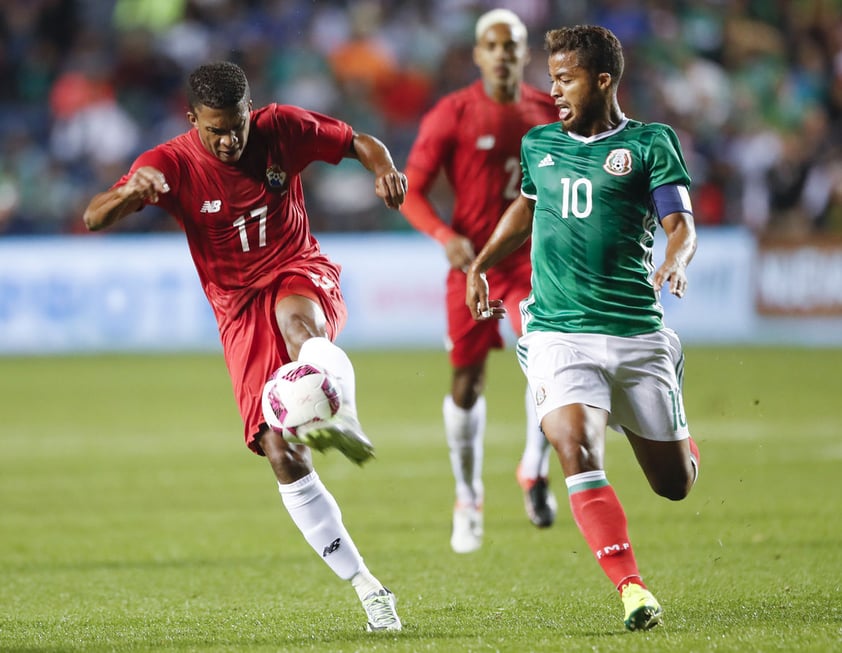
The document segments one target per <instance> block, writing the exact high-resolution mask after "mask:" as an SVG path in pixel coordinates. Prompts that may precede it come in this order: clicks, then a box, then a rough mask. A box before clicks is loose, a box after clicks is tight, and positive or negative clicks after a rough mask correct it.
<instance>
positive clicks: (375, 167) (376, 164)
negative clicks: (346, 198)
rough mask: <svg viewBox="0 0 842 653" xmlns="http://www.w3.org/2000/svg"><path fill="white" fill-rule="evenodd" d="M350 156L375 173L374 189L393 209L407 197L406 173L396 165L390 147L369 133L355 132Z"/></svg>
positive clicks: (349, 152)
mask: <svg viewBox="0 0 842 653" xmlns="http://www.w3.org/2000/svg"><path fill="white" fill-rule="evenodd" d="M348 156H352V157H354V158H356V159H357V160H358V161H359V162H360V163H362V164H363V166H364V167H365V168H366V170H369V171H371V172H372V173H374V191H375V193H377V197H379V198H381V199H382V200H383V202H385V204H386V206H388V207H389V208H391V209H397V208H399V207H400V205H401V204H403V201H404V199H406V189H407V183H406V175H405V174H403V173H402V172H401V171H400V170H398V169H397V168H396V167H395V162H394V161H393V159H392V154H391V153H390V152H389V149H388V148H387V147H386V146H385V145H384V144H383V143H382V142H381V141H380V140H379V139H377V138H375V137H374V136H370V135H369V134H361V133H354V138H353V140H352V141H351V148H350V150H349V151H348Z"/></svg>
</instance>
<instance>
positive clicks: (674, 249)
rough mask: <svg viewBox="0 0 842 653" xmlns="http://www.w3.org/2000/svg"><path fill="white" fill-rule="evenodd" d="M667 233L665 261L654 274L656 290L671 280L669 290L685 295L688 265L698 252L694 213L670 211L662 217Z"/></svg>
mask: <svg viewBox="0 0 842 653" xmlns="http://www.w3.org/2000/svg"><path fill="white" fill-rule="evenodd" d="M661 226H662V227H663V229H664V233H666V235H667V247H666V253H665V256H664V262H663V263H662V264H661V266H660V267H659V268H658V269H657V270H656V271H655V274H654V275H653V276H652V284H653V286H654V287H655V290H656V291H660V290H661V287H662V286H663V285H664V284H665V283H667V282H669V291H670V292H671V293H672V294H673V295H675V296H676V297H683V296H684V293H685V292H686V290H687V265H688V264H689V263H690V261H691V260H692V258H693V255H694V254H695V253H696V226H695V223H694V221H693V215H692V214H691V213H688V212H685V211H676V212H674V213H670V214H669V215H666V216H665V217H663V218H662V219H661Z"/></svg>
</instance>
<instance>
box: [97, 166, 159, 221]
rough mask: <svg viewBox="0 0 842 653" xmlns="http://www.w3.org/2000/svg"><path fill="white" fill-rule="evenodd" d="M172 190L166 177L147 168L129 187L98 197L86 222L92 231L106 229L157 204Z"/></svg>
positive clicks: (113, 190) (128, 183)
mask: <svg viewBox="0 0 842 653" xmlns="http://www.w3.org/2000/svg"><path fill="white" fill-rule="evenodd" d="M169 190H170V187H169V185H168V184H167V180H166V179H165V178H164V173H162V172H161V171H160V170H158V169H157V168H153V167H152V166H143V167H140V168H138V169H137V170H136V171H135V172H134V174H133V175H132V176H131V177H129V180H128V181H127V182H126V183H125V184H122V185H120V186H114V187H113V188H110V189H109V190H107V191H105V192H102V193H99V194H97V195H94V197H93V198H92V199H91V201H90V203H89V204H88V207H87V208H86V209H85V213H84V215H83V216H82V219H83V220H84V222H85V226H86V227H87V228H88V229H89V230H90V231H98V230H100V229H105V228H106V227H110V226H111V225H112V224H114V223H115V222H117V221H118V220H122V219H123V218H124V217H126V216H127V215H129V214H131V213H134V212H135V211H138V210H139V209H140V208H141V207H143V205H144V204H145V203H146V202H152V203H153V204H154V203H155V202H157V201H158V195H159V194H160V193H167V192H169Z"/></svg>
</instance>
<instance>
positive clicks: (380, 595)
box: [363, 587, 401, 632]
mask: <svg viewBox="0 0 842 653" xmlns="http://www.w3.org/2000/svg"><path fill="white" fill-rule="evenodd" d="M395 601H396V599H395V595H394V594H392V593H391V592H390V591H389V590H387V589H386V588H385V587H384V588H383V589H381V590H379V591H377V592H372V593H371V594H369V595H368V596H366V597H365V598H364V599H363V607H364V608H365V613H366V615H367V616H368V624H366V630H367V631H369V632H373V631H378V630H400V629H401V620H400V617H398V613H397V611H396V610H395Z"/></svg>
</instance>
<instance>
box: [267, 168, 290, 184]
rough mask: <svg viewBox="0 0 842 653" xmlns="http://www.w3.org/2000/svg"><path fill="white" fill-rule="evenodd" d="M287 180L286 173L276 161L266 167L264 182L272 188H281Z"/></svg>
mask: <svg viewBox="0 0 842 653" xmlns="http://www.w3.org/2000/svg"><path fill="white" fill-rule="evenodd" d="M286 181H287V173H285V172H284V171H283V170H282V169H281V166H279V165H278V164H277V163H275V164H273V165H271V166H269V167H268V168H266V183H267V184H268V186H269V188H271V189H272V190H283V188H284V186H285V185H286Z"/></svg>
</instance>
